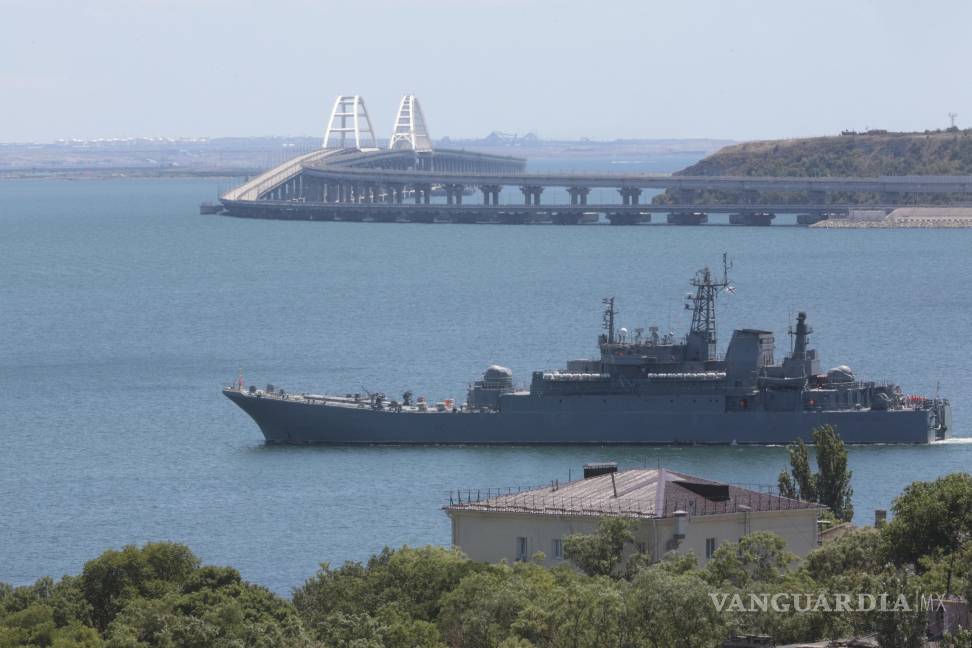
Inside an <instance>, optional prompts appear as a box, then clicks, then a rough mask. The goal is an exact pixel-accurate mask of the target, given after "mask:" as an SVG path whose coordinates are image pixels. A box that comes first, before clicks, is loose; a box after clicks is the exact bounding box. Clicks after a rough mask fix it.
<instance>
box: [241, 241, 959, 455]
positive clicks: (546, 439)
mask: <svg viewBox="0 0 972 648" xmlns="http://www.w3.org/2000/svg"><path fill="white" fill-rule="evenodd" d="M691 284H692V286H693V288H694V289H695V291H694V293H689V294H688V295H687V300H688V303H687V307H688V308H689V309H690V310H691V311H692V322H691V325H690V328H689V331H688V333H687V335H686V336H685V337H684V338H682V339H678V340H676V338H675V336H674V335H673V334H671V333H667V334H664V335H662V334H660V333H659V330H658V328H657V327H650V328H649V329H648V332H647V334H646V333H645V332H644V330H643V329H637V330H635V331H634V332H633V333H632V332H629V331H628V330H627V329H624V328H620V329H618V328H616V315H617V310H616V308H615V300H614V298H613V297H609V298H606V299H605V300H604V306H605V309H604V313H603V328H604V332H603V333H602V334H601V335H600V336H599V338H598V347H599V351H600V354H599V357H598V358H596V359H585V360H570V361H568V362H567V363H566V367H565V368H562V369H557V370H549V371H535V372H533V375H532V379H531V382H530V387H529V389H528V390H517V389H516V388H515V387H514V385H513V375H512V372H511V371H510V370H509V369H507V368H505V367H502V366H499V365H491V366H490V367H489V368H488V369H487V370H486V371H485V373H484V374H483V377H482V379H481V380H479V381H476V382H475V383H474V384H473V385H471V387H470V388H469V391H468V394H467V400H466V402H465V403H462V404H457V403H454V402H452V401H442V402H438V403H434V404H433V403H427V402H424V401H418V402H413V401H412V395H411V392H408V393H406V394H404V395H403V397H402V399H401V400H397V399H395V400H388V399H386V398H385V397H384V395H383V394H367V395H364V396H363V395H361V394H347V395H346V396H327V395H313V394H300V395H291V394H286V393H284V392H283V391H281V390H274V389H273V388H272V387H269V388H268V389H266V390H259V389H256V388H255V387H250V388H248V389H246V388H244V387H243V385H242V383H239V384H237V385H235V386H234V387H230V388H227V389H225V390H224V393H225V394H226V396H227V397H229V398H230V399H231V400H233V401H234V402H236V403H237V404H238V405H239V406H240V407H241V408H243V409H244V410H245V411H246V412H247V413H248V414H250V415H251V416H252V417H253V418H254V420H255V421H256V422H257V423H258V425H259V426H260V428H261V430H262V431H263V433H264V435H265V437H266V438H267V440H268V441H270V442H292V443H397V444H407V443H469V444H517V443H522V444H574V443H586V444H673V443H698V444H719V443H725V444H729V443H756V444H768V443H788V442H791V441H793V440H795V439H797V438H803V439H805V440H810V439H811V433H812V430H813V429H814V428H815V427H817V426H819V425H823V424H830V425H834V426H835V427H837V429H838V432H839V433H840V434H841V436H842V437H843V438H844V440H845V441H847V442H850V443H927V442H931V441H936V440H942V439H945V438H946V437H948V436H949V434H950V424H951V420H950V419H951V410H950V406H949V403H948V401H947V400H945V399H942V398H938V397H937V396H936V397H934V398H927V397H919V396H908V397H906V396H905V395H904V394H903V392H902V390H901V389H900V388H899V387H898V386H896V385H893V384H888V383H877V382H871V381H863V380H860V379H858V378H857V377H856V376H855V375H854V372H853V371H852V370H851V369H850V368H849V367H847V366H846V365H840V366H837V367H835V368H833V369H830V370H829V371H826V372H824V371H821V367H820V360H819V358H818V356H817V353H816V351H815V350H814V349H811V348H810V347H809V339H810V334H811V332H812V331H811V329H810V327H809V326H808V324H807V316H806V314H805V313H802V312H801V313H799V315H798V316H797V320H796V323H795V326H794V327H793V329H791V330H790V331H789V333H790V335H791V336H792V350H791V352H790V353H789V355H787V356H785V357H784V358H783V359H782V361H781V362H779V363H777V362H776V360H775V354H776V348H775V339H774V336H773V333H772V332H770V331H764V330H759V329H739V330H736V331H734V332H733V334H732V338H731V340H730V342H729V345H728V347H727V349H726V353H725V356H724V357H723V358H719V357H718V356H717V329H716V302H717V299H718V296H719V294H720V292H733V291H734V287H733V286H732V284H731V282H730V281H729V265H728V263H726V260H725V258H724V259H723V272H722V276H721V277H718V278H717V277H714V276H713V273H712V272H711V271H710V270H709V269H708V268H705V269H703V270H700V271H699V272H698V273H697V274H696V275H695V277H694V278H693V279H692V282H691Z"/></svg>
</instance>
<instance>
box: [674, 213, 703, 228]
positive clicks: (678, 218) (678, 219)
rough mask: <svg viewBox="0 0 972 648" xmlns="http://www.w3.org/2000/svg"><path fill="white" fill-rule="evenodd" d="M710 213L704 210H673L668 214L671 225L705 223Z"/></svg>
mask: <svg viewBox="0 0 972 648" xmlns="http://www.w3.org/2000/svg"><path fill="white" fill-rule="evenodd" d="M708 222H709V215H708V214H705V213H702V212H672V213H670V214H669V215H668V224H669V225H704V224H705V223H708Z"/></svg>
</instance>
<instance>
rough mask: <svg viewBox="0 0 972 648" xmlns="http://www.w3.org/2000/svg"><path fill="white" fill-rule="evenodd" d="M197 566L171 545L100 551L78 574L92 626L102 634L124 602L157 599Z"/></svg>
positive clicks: (186, 552) (184, 550) (186, 553)
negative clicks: (141, 598)
mask: <svg viewBox="0 0 972 648" xmlns="http://www.w3.org/2000/svg"><path fill="white" fill-rule="evenodd" d="M198 566H199V559H198V558H196V557H195V556H194V555H193V553H192V552H191V551H189V549H188V548H187V547H185V546H183V545H178V544H175V543H171V542H156V543H149V544H147V545H145V546H144V547H141V548H139V547H135V546H131V545H130V546H127V547H124V548H123V549H122V550H121V551H114V550H109V551H106V552H104V553H103V554H101V556H99V557H98V558H95V559H94V560H92V561H90V562H88V563H86V564H85V566H84V570H83V571H82V573H81V590H82V591H83V592H84V597H85V599H86V600H87V602H88V604H89V605H90V606H91V614H92V620H93V621H94V626H95V627H96V628H98V629H99V630H101V631H104V630H105V629H106V628H107V627H108V624H109V623H111V620H112V619H113V618H114V617H115V615H117V614H118V613H119V612H120V611H121V610H122V608H123V607H124V606H125V604H126V603H127V602H128V601H130V600H132V599H134V598H138V597H158V596H160V595H162V594H164V593H165V592H167V591H170V590H172V589H174V588H176V587H178V586H179V585H181V584H182V583H183V582H184V581H185V579H187V578H188V577H189V575H190V574H191V573H192V571H193V570H194V569H196V568H197V567H198Z"/></svg>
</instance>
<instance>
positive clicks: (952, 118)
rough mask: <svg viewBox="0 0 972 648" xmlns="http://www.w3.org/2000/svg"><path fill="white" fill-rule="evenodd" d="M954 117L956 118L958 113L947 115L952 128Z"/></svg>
mask: <svg viewBox="0 0 972 648" xmlns="http://www.w3.org/2000/svg"><path fill="white" fill-rule="evenodd" d="M956 117H958V113H953V112H950V113H948V118H949V119H950V120H951V122H952V128H955V118H956Z"/></svg>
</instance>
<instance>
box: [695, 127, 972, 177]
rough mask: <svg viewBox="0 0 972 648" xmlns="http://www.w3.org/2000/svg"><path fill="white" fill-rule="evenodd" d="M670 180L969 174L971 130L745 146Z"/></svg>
mask: <svg viewBox="0 0 972 648" xmlns="http://www.w3.org/2000/svg"><path fill="white" fill-rule="evenodd" d="M676 175H737V176H813V177H821V176H882V175H972V130H964V131H950V132H949V131H938V132H931V133H886V134H855V135H840V136H834V137H813V138H808V139H792V140H767V141H757V142H745V143H742V144H734V145H732V146H727V147H725V148H723V149H720V150H719V151H717V152H715V153H713V154H712V155H710V156H708V157H706V158H704V159H703V160H701V161H699V162H697V163H696V164H693V165H692V166H690V167H687V168H685V169H683V170H681V171H679V172H678V173H677V174H676Z"/></svg>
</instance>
